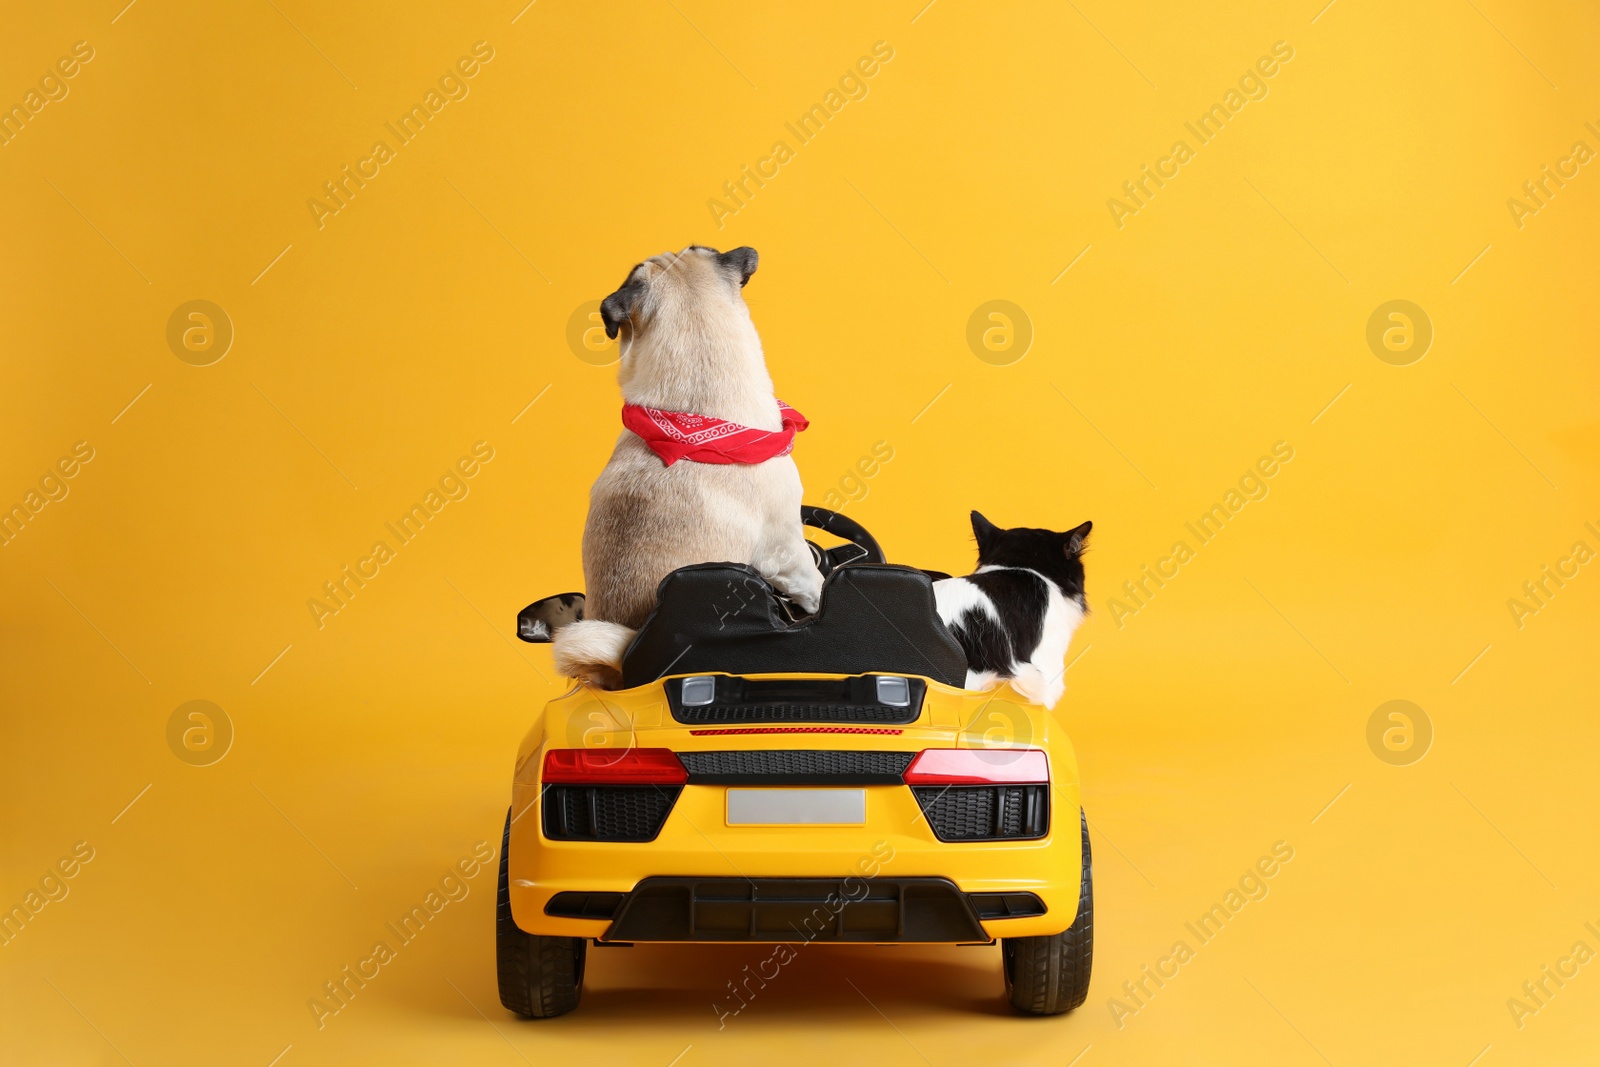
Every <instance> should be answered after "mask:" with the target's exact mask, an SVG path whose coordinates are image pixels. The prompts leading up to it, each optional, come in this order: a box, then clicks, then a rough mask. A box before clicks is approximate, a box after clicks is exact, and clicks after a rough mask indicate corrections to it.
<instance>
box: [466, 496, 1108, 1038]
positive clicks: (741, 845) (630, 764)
mask: <svg viewBox="0 0 1600 1067" xmlns="http://www.w3.org/2000/svg"><path fill="white" fill-rule="evenodd" d="M805 518H806V521H807V522H808V523H809V524H810V525H813V526H820V527H822V528H824V529H827V530H829V531H830V532H833V533H835V534H840V535H842V536H844V537H846V538H847V541H848V542H849V543H846V544H843V545H840V546H838V547H836V548H834V549H830V550H828V551H823V550H821V549H818V548H817V547H816V546H815V545H813V546H812V549H813V553H814V555H815V557H816V559H817V562H818V565H819V568H820V569H821V570H822V571H823V572H824V574H825V575H826V583H825V585H824V588H823V597H822V606H821V608H820V610H819V611H818V612H817V614H816V615H815V616H813V617H810V618H805V619H800V620H798V621H796V620H792V619H791V618H790V617H789V614H788V610H787V607H786V604H785V602H783V601H782V599H781V598H780V597H779V596H778V595H777V594H776V593H775V592H774V591H773V589H772V587H771V586H770V585H768V584H767V582H766V581H765V580H764V579H762V578H761V577H760V575H759V574H757V573H756V571H755V570H754V569H752V568H750V567H746V566H738V565H733V564H723V563H715V564H702V565H698V566H693V567H685V568H682V569H680V570H677V571H674V572H673V573H672V574H670V575H668V576H667V577H666V578H665V579H664V580H663V581H662V583H661V586H660V589H659V594H658V601H657V606H656V609H655V612H654V613H653V614H652V615H651V616H650V618H649V620H648V621H647V622H646V623H645V624H644V626H643V627H642V628H641V629H640V631H639V634H638V636H637V637H636V638H635V639H634V641H633V643H632V645H631V646H630V647H629V649H628V652H627V654H626V656H625V658H624V661H623V672H622V673H623V682H624V686H625V688H623V689H620V690H598V689H593V688H589V687H585V686H579V687H577V688H575V689H573V690H572V691H571V692H568V693H566V694H565V695H563V696H561V697H558V698H557V699H555V700H552V701H551V702H550V703H549V704H548V705H547V706H546V707H545V710H544V714H543V716H542V717H541V718H540V719H539V720H538V721H537V722H536V723H535V724H534V726H533V728H532V729H531V730H529V731H528V734H527V736H526V737H524V738H523V740H522V744H521V747H520V748H519V750H518V752H517V760H516V767H515V771H514V774H513V778H512V805H511V809H510V811H509V812H508V813H507V816H506V828H505V837H504V845H503V847H502V849H501V857H500V884H499V902H498V908H497V914H496V948H497V958H498V966H499V979H500V1000H501V1003H502V1004H504V1005H505V1006H506V1007H507V1008H508V1009H510V1010H511V1011H513V1012H516V1013H517V1014H519V1015H523V1016H528V1017H536V1018H539V1017H548V1016H553V1015H561V1014H563V1013H565V1012H569V1011H571V1010H572V1009H573V1008H575V1007H577V1005H578V1000H579V997H580V995H581V993H582V987H583V971H584V960H585V955H586V952H587V949H588V946H589V943H590V941H591V940H592V941H593V942H595V943H596V944H597V945H599V944H632V943H634V942H641V941H680V942H704V941H720V942H755V943H772V944H775V945H781V944H788V945H791V946H798V945H801V944H809V943H827V944H855V943H866V944H888V943H901V942H943V943H952V944H992V943H994V942H995V941H997V940H998V941H999V942H1000V949H1001V956H1002V960H1003V965H1004V973H1005V984H1006V992H1007V994H1008V996H1009V998H1010V1001H1011V1003H1012V1005H1013V1006H1014V1007H1016V1008H1017V1009H1018V1010H1019V1011H1022V1012H1026V1013H1029V1014H1035V1015H1052V1014H1058V1013H1061V1012H1065V1011H1070V1010H1071V1009H1073V1008H1075V1007H1077V1006H1078V1005H1079V1004H1081V1003H1083V1001H1084V999H1085V997H1086V996H1087V995H1088V987H1089V972H1090V966H1091V961H1092V956H1093V949H1094V934H1093V930H1094V904H1093V894H1092V888H1091V863H1090V855H1089V836H1088V828H1087V824H1086V822H1085V820H1084V818H1083V815H1082V809H1081V802H1080V797H1079V790H1078V765H1077V759H1076V757H1075V756H1074V754H1073V749H1072V744H1071V742H1070V741H1069V740H1068V738H1067V736H1066V734H1065V732H1064V731H1063V730H1062V729H1061V727H1060V725H1059V724H1058V723H1056V722H1055V721H1054V720H1053V718H1052V717H1051V716H1050V714H1049V713H1048V712H1047V711H1046V710H1045V709H1044V708H1042V707H1039V706H1037V705H1032V704H1028V703H1027V702H1026V701H1024V700H1023V699H1022V698H1021V697H1020V696H1018V695H1017V694H1016V693H1015V692H1013V691H1012V690H1011V689H1010V688H1008V687H1004V686H1003V687H1001V688H999V689H997V690H994V691H992V692H987V693H977V692H970V691H968V690H966V689H964V688H963V685H964V683H965V681H966V671H967V663H966V658H965V656H964V654H963V653H962V650H961V646H960V645H959V644H958V643H957V642H956V640H955V638H954V637H953V636H952V635H951V634H950V632H949V631H948V630H947V629H946V628H945V626H944V624H943V623H942V622H941V621H940V619H939V616H938V614H937V612H936V611H935V609H934V596H933V589H932V584H931V578H930V573H929V572H923V571H920V570H917V569H915V568H910V567H897V566H889V565H886V564H885V563H884V562H883V556H882V552H881V550H879V548H878V546H877V543H876V542H875V541H874V540H873V539H872V537H871V535H870V534H868V533H867V532H866V531H865V530H863V529H861V528H860V526H859V525H858V524H856V523H854V522H852V521H850V520H848V519H845V518H844V517H842V516H838V515H836V514H834V513H832V512H826V511H823V510H822V509H819V508H807V509H805ZM581 617H582V598H581V595H580V594H566V595H564V596H561V597H551V598H546V600H543V601H539V602H536V603H535V604H533V605H530V606H529V607H528V608H526V609H524V611H523V613H522V614H521V616H519V620H518V627H519V635H521V636H523V637H524V639H526V640H534V641H545V640H548V639H549V636H550V633H551V632H552V631H553V629H555V628H559V625H560V623H561V622H562V621H565V620H570V619H574V618H581ZM1075 814H1076V815H1078V816H1079V818H1078V819H1077V820H1074V819H1073V818H1072V816H1073V815H1075Z"/></svg>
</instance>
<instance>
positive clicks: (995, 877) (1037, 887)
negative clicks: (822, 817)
mask: <svg viewBox="0 0 1600 1067" xmlns="http://www.w3.org/2000/svg"><path fill="white" fill-rule="evenodd" d="M867 792H868V811H869V818H868V823H867V825H865V826H859V827H854V826H853V827H737V828H735V827H729V826H727V825H726V824H725V822H724V805H725V799H724V798H725V790H724V789H723V788H721V787H717V786H694V785H691V786H686V787H685V788H684V790H683V793H682V795H681V796H680V797H679V799H678V802H677V804H676V805H675V807H674V810H673V813H672V815H671V817H669V818H668V820H667V822H666V825H665V826H664V827H663V829H662V831H661V834H660V835H659V836H658V837H657V838H656V839H655V840H654V841H650V842H594V841H555V840H551V839H549V838H547V837H545V835H544V833H543V832H542V828H541V820H540V819H539V817H538V815H537V812H538V807H539V806H538V805H537V804H533V805H528V800H529V799H530V798H526V797H524V798H521V803H520V804H519V807H518V809H517V810H519V811H521V810H523V806H528V810H527V811H526V813H525V814H524V815H522V816H521V817H519V818H517V819H516V820H515V821H514V822H513V823H512V826H511V844H510V857H509V865H510V876H511V884H510V887H509V889H510V896H511V906H512V915H513V916H514V917H515V919H516V922H517V925H518V926H519V927H521V928H522V929H524V930H526V931H528V932H529V933H535V934H544V935H548V936H566V937H590V938H597V939H600V940H614V941H726V942H746V941H766V942H776V941H794V940H804V941H819V942H824V943H826V942H868V941H870V942H875V943H876V942H885V943H889V942H914V941H934V942H983V941H990V940H993V939H994V938H997V937H1029V936H1036V935H1041V934H1057V933H1060V932H1061V931H1063V930H1065V929H1067V927H1069V926H1071V925H1072V921H1073V919H1074V917H1075V916H1076V915H1077V910H1078V887H1079V875H1080V864H1081V856H1080V849H1079V840H1078V838H1079V834H1078V820H1077V819H1074V818H1072V814H1073V813H1076V812H1077V810H1078V808H1079V807H1080V801H1079V796H1078V788H1077V784H1076V783H1055V784H1053V785H1052V786H1051V797H1050V801H1051V804H1050V806H1051V810H1052V812H1053V813H1054V818H1053V819H1052V821H1051V827H1050V832H1049V834H1047V835H1046V836H1045V837H1041V838H1035V839H1031V840H1018V841H974V842H968V843H959V844H956V843H948V842H941V841H939V840H937V838H935V837H934V835H933V833H932V832H931V830H930V829H929V828H928V824H927V820H926V819H925V818H921V817H920V816H921V810H920V809H919V808H918V806H917V802H916V800H915V798H914V797H913V796H912V793H911V790H910V789H909V788H907V787H905V786H878V787H869V788H868V790H867ZM1057 835H1060V838H1061V842H1060V847H1055V839H1056V837H1057ZM935 886H936V887H937V888H932V887H935ZM1004 894H1032V896H1033V897H1034V898H1036V899H1037V900H1038V902H1039V908H1037V909H1035V908H1033V907H1032V906H1031V905H1028V906H1023V905H1021V904H1018V903H1017V902H1016V901H1012V902H1010V903H1007V902H1005V901H1004V899H1003V897H1000V898H999V899H997V896H998V895H1004ZM558 898H559V899H558ZM830 901H831V902H830ZM819 908H820V909H821V910H820V911H819ZM891 913H892V914H891ZM930 916H931V917H930ZM808 920H809V924H808ZM891 920H892V921H891ZM796 927H798V928H799V929H798V930H797V929H796Z"/></svg>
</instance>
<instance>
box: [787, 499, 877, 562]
mask: <svg viewBox="0 0 1600 1067" xmlns="http://www.w3.org/2000/svg"><path fill="white" fill-rule="evenodd" d="M800 521H801V522H802V523H804V524H805V525H806V526H811V527H815V528H816V529H818V530H826V531H827V532H828V533H831V534H833V535H834V536H835V537H842V538H844V539H845V540H846V541H847V542H849V543H848V544H843V545H836V546H834V547H833V548H820V547H818V546H817V545H815V544H813V543H812V542H810V541H807V542H806V544H807V545H808V546H809V547H810V549H811V560H812V562H813V563H815V564H816V565H817V570H819V571H821V572H822V576H823V577H824V578H826V577H827V576H828V575H830V574H832V573H833V572H834V571H836V570H838V569H839V568H840V567H844V566H847V565H849V564H851V563H886V562H888V561H887V560H885V559H884V558H883V549H881V548H879V547H878V540H877V538H875V537H873V536H872V535H871V534H870V533H868V532H867V528H866V527H865V526H862V525H861V524H860V523H859V522H857V521H856V520H854V519H848V518H845V516H843V515H841V514H839V513H838V512H837V511H829V510H828V509H827V508H819V507H814V506H813V505H811V504H802V505H800Z"/></svg>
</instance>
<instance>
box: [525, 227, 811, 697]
mask: <svg viewBox="0 0 1600 1067" xmlns="http://www.w3.org/2000/svg"><path fill="white" fill-rule="evenodd" d="M740 251H741V252H745V253H747V254H748V270H754V265H755V252H754V250H740ZM728 255H729V256H732V255H734V253H729V254H728ZM745 277H748V274H746V275H745ZM744 280H745V279H744V278H742V277H741V276H740V272H739V270H738V269H737V268H733V269H731V270H730V267H729V266H728V264H727V262H726V257H722V256H719V254H718V253H716V252H715V251H713V250H711V249H705V248H698V247H693V246H692V247H690V248H686V249H684V250H683V251H682V252H679V253H676V254H673V253H667V254H664V255H660V256H656V257H654V258H652V259H650V260H647V261H646V262H644V263H641V264H639V266H637V267H635V268H634V270H633V273H632V274H630V275H629V279H628V283H627V284H626V285H625V286H624V288H623V289H622V290H619V291H618V293H617V294H614V297H613V298H612V299H614V298H615V297H618V296H621V295H622V294H623V293H629V294H630V296H629V298H628V309H627V318H626V321H625V322H623V323H621V325H620V334H621V343H622V361H621V369H620V372H619V374H618V383H619V384H620V385H621V387H622V395H623V398H624V400H626V401H627V402H628V403H630V404H642V405H645V406H647V407H654V408H661V409H664V410H668V411H687V412H694V413H696V414H700V415H711V416H715V417H717V418H721V419H728V420H731V421H733V422H738V423H743V424H744V425H746V426H753V427H759V428H761V429H765V430H771V431H774V432H777V431H779V430H781V428H782V424H781V421H780V419H779V415H778V405H777V401H776V399H775V398H774V396H773V388H772V379H771V377H770V376H769V375H768V374H767V367H766V360H765V358H764V356H763V354H762V350H761V339H760V337H758V336H757V334H756V329H755V325H754V323H752V322H751V321H750V311H749V308H747V307H746V306H745V302H744V298H743V296H742V295H741V292H740V288H741V286H742V284H743V281H744ZM800 496H801V488H800V472H799V470H798V469H797V468H796V467H795V463H794V459H793V458H792V457H790V456H779V457H776V458H774V459H769V460H766V461H765V462H762V463H756V464H738V463H732V464H708V463H695V462H691V461H688V460H680V461H679V462H677V463H675V464H673V465H672V466H670V467H668V466H666V465H665V464H663V463H662V461H661V459H660V457H658V456H657V455H656V454H655V453H654V452H653V451H651V450H650V447H649V446H648V445H646V444H645V443H644V441H642V440H641V439H640V438H639V437H637V436H635V435H634V434H633V433H631V432H630V431H627V430H624V431H622V433H621V435H620V436H619V437H618V438H617V444H616V447H615V449H614V450H613V451H612V453H611V460H610V462H609V463H607V464H606V468H605V470H604V471H602V472H601V474H600V477H599V479H598V480H597V481H596V482H595V484H594V488H593V489H592V490H591V492H590V496H589V519H588V522H587V524H586V525H585V527H584V533H583V573H584V581H585V584H586V590H585V592H586V595H587V597H588V601H587V606H586V619H585V621H583V622H580V623H574V624H572V625H570V626H566V627H563V628H562V629H561V630H559V631H557V633H556V635H555V640H554V645H555V648H554V652H555V660H556V666H557V668H558V669H559V670H561V671H562V673H564V674H566V675H567V676H569V677H573V678H579V679H581V680H585V681H590V682H594V683H596V684H601V685H610V686H614V685H616V684H618V683H619V681H620V675H619V674H618V668H619V666H620V664H621V659H622V653H623V651H625V650H626V648H627V643H628V641H630V640H631V639H632V637H633V631H634V629H636V628H637V627H638V626H639V625H640V624H641V623H642V622H643V621H644V619H645V617H646V616H647V615H649V613H650V611H651V609H652V608H653V607H655V601H656V586H657V585H658V584H659V583H660V581H661V579H662V578H664V577H665V576H666V575H667V574H669V573H670V572H672V571H674V570H676V569H677V568H679V567H683V566H687V565H689V564H693V563H706V562H721V561H731V562H735V563H748V564H751V565H753V566H754V567H755V568H756V569H757V570H759V571H760V572H761V573H762V574H763V575H764V576H765V577H766V578H767V579H768V580H769V581H771V582H772V583H773V584H774V585H775V586H776V587H777V588H778V589H779V590H781V591H782V592H784V593H786V594H788V595H789V596H790V597H791V598H793V599H794V600H795V602H796V603H798V604H799V605H800V606H801V607H802V608H803V609H805V610H806V611H808V612H810V611H815V610H816V608H817V605H818V600H819V597H820V595H821V589H822V576H821V575H820V574H819V573H818V572H817V569H816V566H815V564H814V563H813V562H812V559H811V552H810V549H809V548H808V547H807V545H806V543H805V536H804V533H803V532H802V531H803V527H802V526H801V524H800ZM707 610H708V611H709V610H711V609H710V608H709V607H708V608H707Z"/></svg>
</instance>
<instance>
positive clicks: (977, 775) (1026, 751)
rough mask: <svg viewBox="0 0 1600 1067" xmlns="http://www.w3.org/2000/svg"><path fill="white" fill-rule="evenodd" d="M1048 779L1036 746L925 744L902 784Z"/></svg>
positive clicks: (1047, 764)
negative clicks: (940, 745) (990, 746)
mask: <svg viewBox="0 0 1600 1067" xmlns="http://www.w3.org/2000/svg"><path fill="white" fill-rule="evenodd" d="M1048 781H1050V759H1049V757H1048V756H1046V755H1045V754H1044V752H1043V751H1042V750H1040V749H1037V748H925V749H923V750H922V751H921V752H919V753H917V758H916V759H914V760H912V761H911V766H909V767H907V768H906V773H905V782H906V785H992V784H1005V783H1013V782H1026V783H1035V782H1037V783H1045V782H1048Z"/></svg>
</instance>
